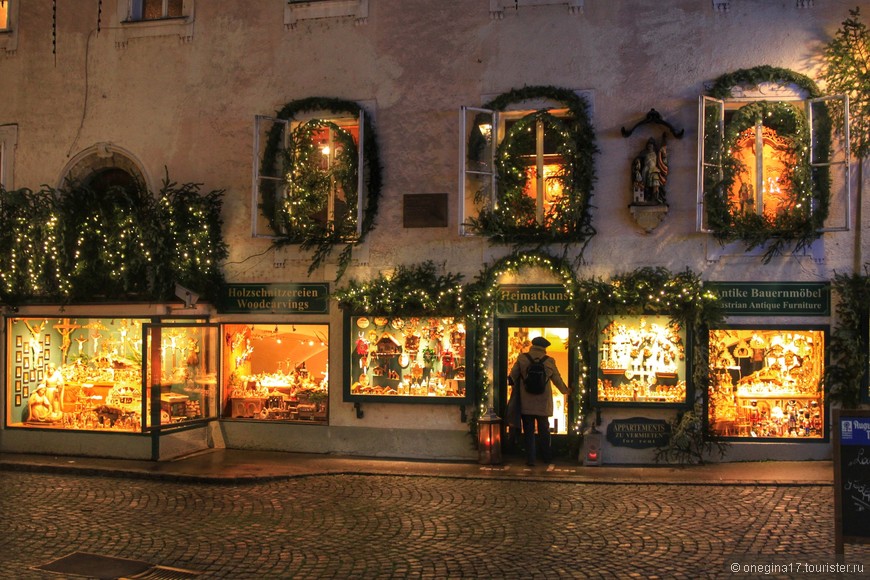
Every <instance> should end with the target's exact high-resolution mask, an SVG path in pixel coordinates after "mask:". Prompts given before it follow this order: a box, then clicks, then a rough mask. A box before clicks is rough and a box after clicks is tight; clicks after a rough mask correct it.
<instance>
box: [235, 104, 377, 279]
mask: <svg viewBox="0 0 870 580" xmlns="http://www.w3.org/2000/svg"><path fill="white" fill-rule="evenodd" d="M255 125H256V127H255V135H256V140H255V143H254V147H255V152H254V188H253V196H254V199H253V200H252V209H253V211H252V217H251V222H252V224H251V225H252V233H253V235H254V237H271V238H272V239H273V240H274V243H275V245H276V246H281V245H286V244H299V245H300V246H301V247H302V249H303V250H314V256H313V259H312V263H311V266H310V268H309V272H311V271H313V270H314V269H316V268H317V267H318V266H320V265H321V264H322V263H323V261H324V260H325V259H326V258H327V257H328V256H329V255H330V254H331V253H332V250H333V247H334V246H335V245H337V244H344V245H345V249H344V250H343V251H342V253H341V255H340V257H339V277H340V276H341V274H342V273H343V272H344V270H345V268H346V267H347V265H348V264H349V263H350V258H351V251H352V248H353V246H354V245H356V244H359V243H361V242H362V241H363V238H364V237H365V235H366V233H367V232H368V231H369V230H371V229H372V227H373V225H374V218H375V214H376V212H377V202H378V198H379V196H380V187H381V177H380V165H379V162H378V158H377V144H376V143H377V142H376V140H375V135H374V131H373V128H372V124H371V122H370V121H369V119H368V117H367V116H366V115H365V113H364V111H363V109H362V107H360V106H359V105H357V104H356V103H352V102H348V101H342V100H338V99H328V98H317V97H313V98H309V99H303V100H300V101H294V102H291V103H288V104H287V105H286V106H285V107H284V108H282V109H281V110H280V111H279V112H278V114H277V116H276V117H266V116H257V117H256V120H255Z"/></svg>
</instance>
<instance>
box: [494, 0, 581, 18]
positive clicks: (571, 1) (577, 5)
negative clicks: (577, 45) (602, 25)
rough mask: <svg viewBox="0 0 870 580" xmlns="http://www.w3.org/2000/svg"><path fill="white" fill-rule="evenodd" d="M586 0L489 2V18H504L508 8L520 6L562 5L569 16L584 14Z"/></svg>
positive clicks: (497, 0) (505, 0)
mask: <svg viewBox="0 0 870 580" xmlns="http://www.w3.org/2000/svg"><path fill="white" fill-rule="evenodd" d="M584 1H585V0H489V16H490V18H492V19H493V20H501V19H502V18H504V12H505V9H506V8H512V9H517V8H519V7H520V6H552V5H557V4H562V5H565V6H567V7H568V13H569V14H583V2H584Z"/></svg>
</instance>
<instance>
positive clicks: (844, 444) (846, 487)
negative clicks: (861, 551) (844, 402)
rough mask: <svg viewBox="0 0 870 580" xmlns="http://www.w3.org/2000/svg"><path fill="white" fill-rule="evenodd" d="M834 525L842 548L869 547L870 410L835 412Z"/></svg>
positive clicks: (836, 536)
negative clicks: (855, 545)
mask: <svg viewBox="0 0 870 580" xmlns="http://www.w3.org/2000/svg"><path fill="white" fill-rule="evenodd" d="M833 416H834V430H835V434H834V504H835V506H834V524H835V528H836V529H835V544H836V550H837V554H843V545H844V544H846V543H850V544H870V410H867V409H864V410H857V409H856V410H851V409H834V412H833Z"/></svg>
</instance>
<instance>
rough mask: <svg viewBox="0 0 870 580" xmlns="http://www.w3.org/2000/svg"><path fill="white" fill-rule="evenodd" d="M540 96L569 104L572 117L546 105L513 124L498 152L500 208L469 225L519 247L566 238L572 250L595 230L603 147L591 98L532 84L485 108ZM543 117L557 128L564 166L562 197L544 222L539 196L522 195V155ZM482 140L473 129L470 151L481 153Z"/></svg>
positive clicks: (563, 241) (485, 211)
mask: <svg viewBox="0 0 870 580" xmlns="http://www.w3.org/2000/svg"><path fill="white" fill-rule="evenodd" d="M540 99H547V100H551V101H555V102H559V103H562V104H564V105H565V106H566V107H567V109H568V117H567V118H559V117H556V116H554V115H552V114H550V113H549V112H548V111H547V110H541V111H535V112H533V113H531V114H529V115H527V116H525V117H524V118H522V119H521V120H520V121H519V122H517V123H516V124H515V125H514V127H512V129H511V131H510V132H509V134H508V135H506V136H505V138H504V139H503V140H502V142H501V143H500V144H499V146H498V148H497V151H496V167H495V170H496V172H497V176H498V193H497V198H498V202H497V204H496V206H495V207H492V208H485V209H483V210H481V212H480V213H479V215H478V216H477V217H476V218H472V219H470V220H469V223H468V226H469V229H470V230H471V231H474V232H476V233H478V234H481V235H484V236H487V237H488V238H489V239H490V240H491V241H492V242H493V243H501V244H513V245H514V250H515V251H516V250H519V249H521V248H522V247H524V246H536V249H541V248H542V247H543V246H545V245H547V244H552V243H561V244H563V247H564V249H565V252H566V253H567V250H568V244H572V243H579V244H583V246H584V247H585V244H586V243H588V241H589V239H590V238H591V237H592V236H593V235H595V229H594V228H593V226H592V216H591V213H590V211H589V210H590V199H591V197H592V189H593V185H594V183H595V167H594V155H595V153H597V152H598V148H597V146H596V144H595V132H594V130H593V128H592V124H591V121H590V119H589V112H588V109H589V106H588V104H587V102H586V100H585V99H583V98H582V97H580V96H578V95H577V94H576V93H574V92H573V91H570V90H568V89H561V88H557V87H550V86H532V87H524V88H522V89H514V90H512V91H509V92H507V93H504V94H502V95H500V96H499V97H497V98H496V99H494V100H492V101H490V102H489V103H487V104H485V105H484V108H486V109H491V110H495V111H504V110H505V109H506V108H507V107H508V106H510V105H512V104H515V103H522V102H523V101H528V100H540ZM538 120H541V121H543V122H544V125H545V127H546V128H548V129H551V130H552V132H551V133H550V134H551V135H556V136H557V141H558V144H557V152H558V154H559V156H560V157H561V159H562V166H563V167H562V173H561V174H560V175H558V176H556V179H559V180H560V181H561V183H562V187H563V189H562V192H563V197H562V199H560V200H559V202H558V203H557V204H556V206H555V207H554V208H553V211H552V212H550V213H549V214H548V215H546V216H545V221H544V223H542V224H538V223H537V221H536V220H535V200H533V199H531V198H529V197H528V196H525V195H524V194H523V188H524V187H525V185H526V180H527V177H526V175H527V174H526V167H525V166H524V164H523V163H522V162H521V160H520V154H521V153H523V152H526V151H528V150H529V140H530V139H531V143H534V131H533V130H532V131H529V128H530V127H531V128H533V127H534V124H535V123H536V122H537V121H538ZM482 144H483V142H482V136H481V135H480V134H479V133H478V132H474V131H473V132H472V134H471V136H470V138H469V144H468V148H469V154H470V155H472V156H474V155H475V154H478V155H479V152H480V151H481V147H482ZM531 149H532V150H534V147H531ZM476 152H477V153H476ZM581 253H582V252H581Z"/></svg>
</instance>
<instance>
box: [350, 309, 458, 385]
mask: <svg viewBox="0 0 870 580" xmlns="http://www.w3.org/2000/svg"><path fill="white" fill-rule="evenodd" d="M465 345H466V329H465V321H464V320H461V319H457V318H386V317H369V316H358V317H352V318H351V332H350V345H349V346H350V353H351V356H350V358H351V360H350V375H351V376H350V382H351V384H350V389H349V393H346V394H349V395H351V396H352V398H353V397H356V398H359V397H374V398H387V397H399V398H403V399H405V398H414V397H421V398H431V399H434V400H438V399H441V400H443V399H455V400H459V399H464V398H465V396H466V358H465V357H466V352H465Z"/></svg>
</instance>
